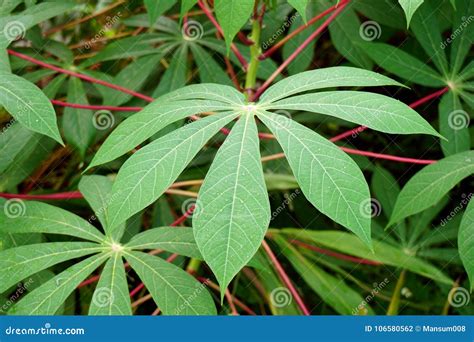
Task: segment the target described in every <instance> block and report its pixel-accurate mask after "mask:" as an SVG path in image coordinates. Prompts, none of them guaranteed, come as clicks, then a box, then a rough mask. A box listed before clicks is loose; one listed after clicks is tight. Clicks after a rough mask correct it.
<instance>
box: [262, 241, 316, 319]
mask: <svg viewBox="0 0 474 342" xmlns="http://www.w3.org/2000/svg"><path fill="white" fill-rule="evenodd" d="M262 246H263V249H264V250H265V252H266V253H267V255H268V257H269V258H270V260H271V262H272V264H273V266H275V269H276V270H277V272H278V275H279V276H280V279H281V280H282V281H283V283H284V284H285V285H286V287H287V288H288V290H289V291H290V292H291V295H292V296H293V298H294V299H295V302H296V304H298V307H299V308H300V309H301V311H302V312H303V314H304V315H305V316H309V315H310V312H309V310H308V308H306V304H305V303H304V302H303V299H301V297H300V295H299V293H298V291H297V290H296V289H295V287H294V286H293V283H292V282H291V280H290V277H288V275H287V274H286V272H285V269H284V268H283V266H281V264H280V262H279V261H278V259H277V257H276V256H275V254H273V252H272V250H271V248H270V246H269V245H268V244H267V242H266V241H265V240H263V241H262Z"/></svg>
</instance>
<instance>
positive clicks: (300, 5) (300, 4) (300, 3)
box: [288, 0, 308, 23]
mask: <svg viewBox="0 0 474 342" xmlns="http://www.w3.org/2000/svg"><path fill="white" fill-rule="evenodd" d="M288 3H289V4H290V5H291V6H293V8H294V9H296V10H297V11H298V13H299V14H300V15H301V17H302V18H303V21H304V22H305V23H306V7H308V0H288Z"/></svg>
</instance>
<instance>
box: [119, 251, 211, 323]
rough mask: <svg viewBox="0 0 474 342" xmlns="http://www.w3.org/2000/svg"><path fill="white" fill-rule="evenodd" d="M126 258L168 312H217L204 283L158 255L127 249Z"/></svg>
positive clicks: (178, 313)
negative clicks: (128, 250) (200, 282)
mask: <svg viewBox="0 0 474 342" xmlns="http://www.w3.org/2000/svg"><path fill="white" fill-rule="evenodd" d="M124 254H125V258H126V259H127V261H128V262H129V263H130V265H131V266H132V268H133V269H134V270H135V271H136V272H137V274H138V276H139V277H140V279H141V280H142V281H143V283H144V284H145V286H146V288H147V289H148V291H150V293H151V295H152V296H153V299H154V300H155V302H156V303H157V304H158V306H159V308H160V309H161V311H162V312H163V314H165V315H215V314H216V308H215V306H214V303H213V301H212V297H211V295H210V294H209V292H208V291H207V290H206V287H205V285H204V284H199V283H198V282H197V281H196V280H195V279H194V278H193V277H192V276H191V275H189V274H188V273H186V272H185V271H183V270H182V269H180V268H178V267H177V266H175V265H173V264H170V263H168V262H166V261H164V260H162V259H160V258H158V257H155V256H151V255H148V254H145V253H141V252H126V253H124Z"/></svg>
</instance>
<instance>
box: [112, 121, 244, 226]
mask: <svg viewBox="0 0 474 342" xmlns="http://www.w3.org/2000/svg"><path fill="white" fill-rule="evenodd" d="M236 116H237V114H236V113H219V114H216V115H211V116H210V117H206V118H204V119H201V120H198V121H196V122H193V123H191V124H188V125H186V126H184V127H183V128H181V129H179V130H176V131H174V132H171V133H169V134H167V135H165V136H163V137H161V138H159V139H157V140H155V141H153V142H152V143H151V144H149V145H147V146H146V147H144V148H142V149H140V150H139V151H138V152H137V153H135V154H134V155H133V156H132V157H130V158H129V159H128V160H127V161H126V162H125V163H124V164H123V166H122V168H121V169H120V171H119V173H118V175H117V180H116V181H115V183H114V186H113V188H112V194H111V195H110V198H111V201H110V203H109V206H108V208H107V210H108V211H109V213H108V215H110V217H111V222H110V227H111V228H114V227H115V226H117V225H118V224H120V223H122V222H124V221H125V220H126V219H128V218H129V217H130V216H132V215H133V214H135V213H137V212H138V211H140V210H142V209H143V208H145V207H146V206H147V205H149V204H151V203H153V202H154V201H156V200H157V199H158V197H160V196H161V195H162V194H163V192H164V191H165V190H166V189H167V188H168V187H169V186H170V185H171V184H172V183H173V182H174V181H175V180H176V178H178V176H179V175H180V173H181V172H182V171H183V170H184V168H185V167H186V166H187V165H188V163H189V162H191V160H192V159H193V158H194V156H195V155H196V154H197V153H198V152H199V150H200V149H201V148H202V147H203V146H204V144H205V143H206V142H207V141H208V140H209V139H211V138H212V136H214V135H215V134H216V133H217V132H218V131H219V129H220V128H222V127H223V126H225V125H226V124H228V123H229V122H230V121H231V120H232V119H234V118H235V117H236Z"/></svg>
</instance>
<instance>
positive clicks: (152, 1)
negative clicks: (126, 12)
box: [144, 0, 176, 25]
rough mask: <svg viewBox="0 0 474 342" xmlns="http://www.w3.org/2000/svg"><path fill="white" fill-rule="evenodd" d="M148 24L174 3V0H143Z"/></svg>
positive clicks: (153, 21)
mask: <svg viewBox="0 0 474 342" xmlns="http://www.w3.org/2000/svg"><path fill="white" fill-rule="evenodd" d="M144 3H145V7H146V11H147V12H148V18H149V19H150V25H153V24H154V23H155V22H156V19H158V17H159V16H160V15H162V14H163V13H165V12H166V11H167V10H169V9H170V8H171V7H173V5H174V4H175V3H176V0H144Z"/></svg>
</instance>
